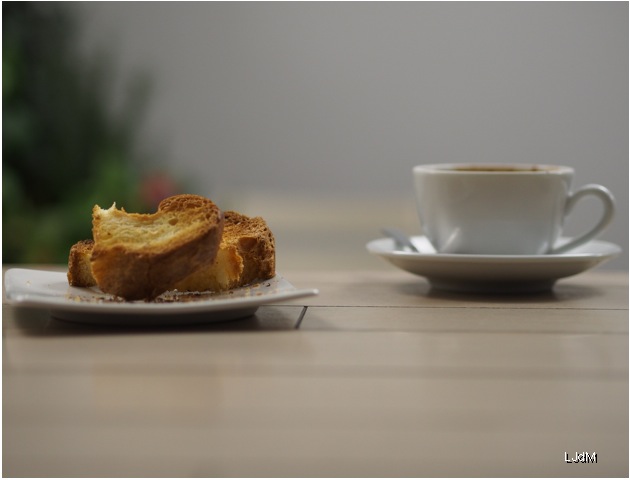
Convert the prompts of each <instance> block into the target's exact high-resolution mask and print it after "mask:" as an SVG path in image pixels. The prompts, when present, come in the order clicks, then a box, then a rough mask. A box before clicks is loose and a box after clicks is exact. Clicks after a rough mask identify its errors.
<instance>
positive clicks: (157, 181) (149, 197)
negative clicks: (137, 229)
mask: <svg viewBox="0 0 630 480" xmlns="http://www.w3.org/2000/svg"><path fill="white" fill-rule="evenodd" d="M177 193H178V185H177V182H175V180H173V178H171V176H170V175H168V174H167V173H165V172H153V173H151V174H149V175H148V176H147V177H145V178H144V180H143V181H142V184H141V185H140V199H141V200H142V202H143V203H144V204H146V205H147V206H148V207H149V208H152V209H153V210H156V209H157V206H158V204H159V203H160V202H161V201H162V200H164V199H165V198H167V197H170V196H172V195H176V194H177Z"/></svg>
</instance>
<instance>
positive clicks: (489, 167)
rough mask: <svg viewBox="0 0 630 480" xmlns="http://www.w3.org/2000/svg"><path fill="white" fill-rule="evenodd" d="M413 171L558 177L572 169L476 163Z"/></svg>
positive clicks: (536, 164) (549, 165) (434, 164)
mask: <svg viewBox="0 0 630 480" xmlns="http://www.w3.org/2000/svg"><path fill="white" fill-rule="evenodd" d="M493 169H496V170H493ZM502 169H505V170H502ZM510 169H513V170H510ZM413 171H414V172H415V173H420V172H423V173H442V174H447V175H560V174H567V173H573V172H574V170H573V168H572V167H569V166H566V165H552V164H540V163H477V162H474V163H473V162H470V163H463V162H462V163H433V164H426V165H416V166H414V167H413Z"/></svg>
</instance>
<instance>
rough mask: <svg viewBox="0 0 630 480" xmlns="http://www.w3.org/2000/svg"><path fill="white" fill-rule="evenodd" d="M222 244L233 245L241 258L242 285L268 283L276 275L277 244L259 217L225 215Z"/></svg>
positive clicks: (232, 212)
mask: <svg viewBox="0 0 630 480" xmlns="http://www.w3.org/2000/svg"><path fill="white" fill-rule="evenodd" d="M225 224H226V230H227V232H226V233H224V235H223V238H224V240H223V241H224V242H225V243H226V244H228V245H235V246H236V247H237V249H238V252H239V254H240V255H241V256H242V257H243V264H244V269H243V274H242V282H243V284H248V283H252V282H255V281H257V280H267V279H269V278H271V277H273V276H274V275H275V274H276V242H275V238H274V236H273V233H271V230H270V229H269V227H268V226H267V223H266V222H265V220H264V219H263V218H261V217H248V216H246V215H243V214H241V213H238V212H234V211H228V212H225Z"/></svg>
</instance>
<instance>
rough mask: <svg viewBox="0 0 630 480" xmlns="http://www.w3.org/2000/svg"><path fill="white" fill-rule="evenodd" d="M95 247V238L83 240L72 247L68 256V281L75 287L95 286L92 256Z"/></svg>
mask: <svg viewBox="0 0 630 480" xmlns="http://www.w3.org/2000/svg"><path fill="white" fill-rule="evenodd" d="M93 248H94V241H93V240H81V241H80V242H77V243H75V244H74V245H72V247H71V248H70V255H69V256H68V283H69V284H70V285H72V286H73V287H93V286H94V285H96V280H94V276H93V275H92V267H91V266H90V257H91V255H92V249H93Z"/></svg>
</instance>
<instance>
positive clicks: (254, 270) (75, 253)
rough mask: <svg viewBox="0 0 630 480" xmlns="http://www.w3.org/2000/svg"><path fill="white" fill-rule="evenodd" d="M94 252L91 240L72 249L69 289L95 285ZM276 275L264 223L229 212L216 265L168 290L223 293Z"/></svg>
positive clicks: (271, 243) (272, 247) (271, 241)
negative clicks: (92, 268) (92, 259)
mask: <svg viewBox="0 0 630 480" xmlns="http://www.w3.org/2000/svg"><path fill="white" fill-rule="evenodd" d="M92 248H93V242H92V241H91V240H83V241H81V242H78V243H76V244H74V245H73V246H72V248H71V249H70V256H69V260H68V281H69V283H70V285H73V286H76V287H91V286H94V285H96V280H95V279H94V277H93V276H92V274H91V266H90V257H91V255H92ZM275 274H276V256H275V239H274V236H273V234H272V232H271V230H270V229H269V227H268V226H267V223H266V222H265V220H264V219H262V218H261V217H248V216H246V215H242V214H240V213H237V212H233V211H227V212H225V223H224V228H223V235H222V238H221V243H220V245H219V250H218V252H217V255H216V258H215V259H214V261H213V262H211V263H209V264H206V265H203V266H201V267H200V268H198V269H197V270H195V271H194V272H192V273H191V274H189V275H188V276H187V277H186V278H184V279H183V280H180V281H179V282H176V283H175V284H174V285H173V286H172V287H171V288H169V289H172V290H179V291H181V292H185V291H190V292H205V291H212V292H222V291H226V290H230V289H233V288H238V287H242V286H245V285H249V284H251V283H254V282H256V281H262V280H267V279H269V278H272V277H273V276H274V275H275Z"/></svg>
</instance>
